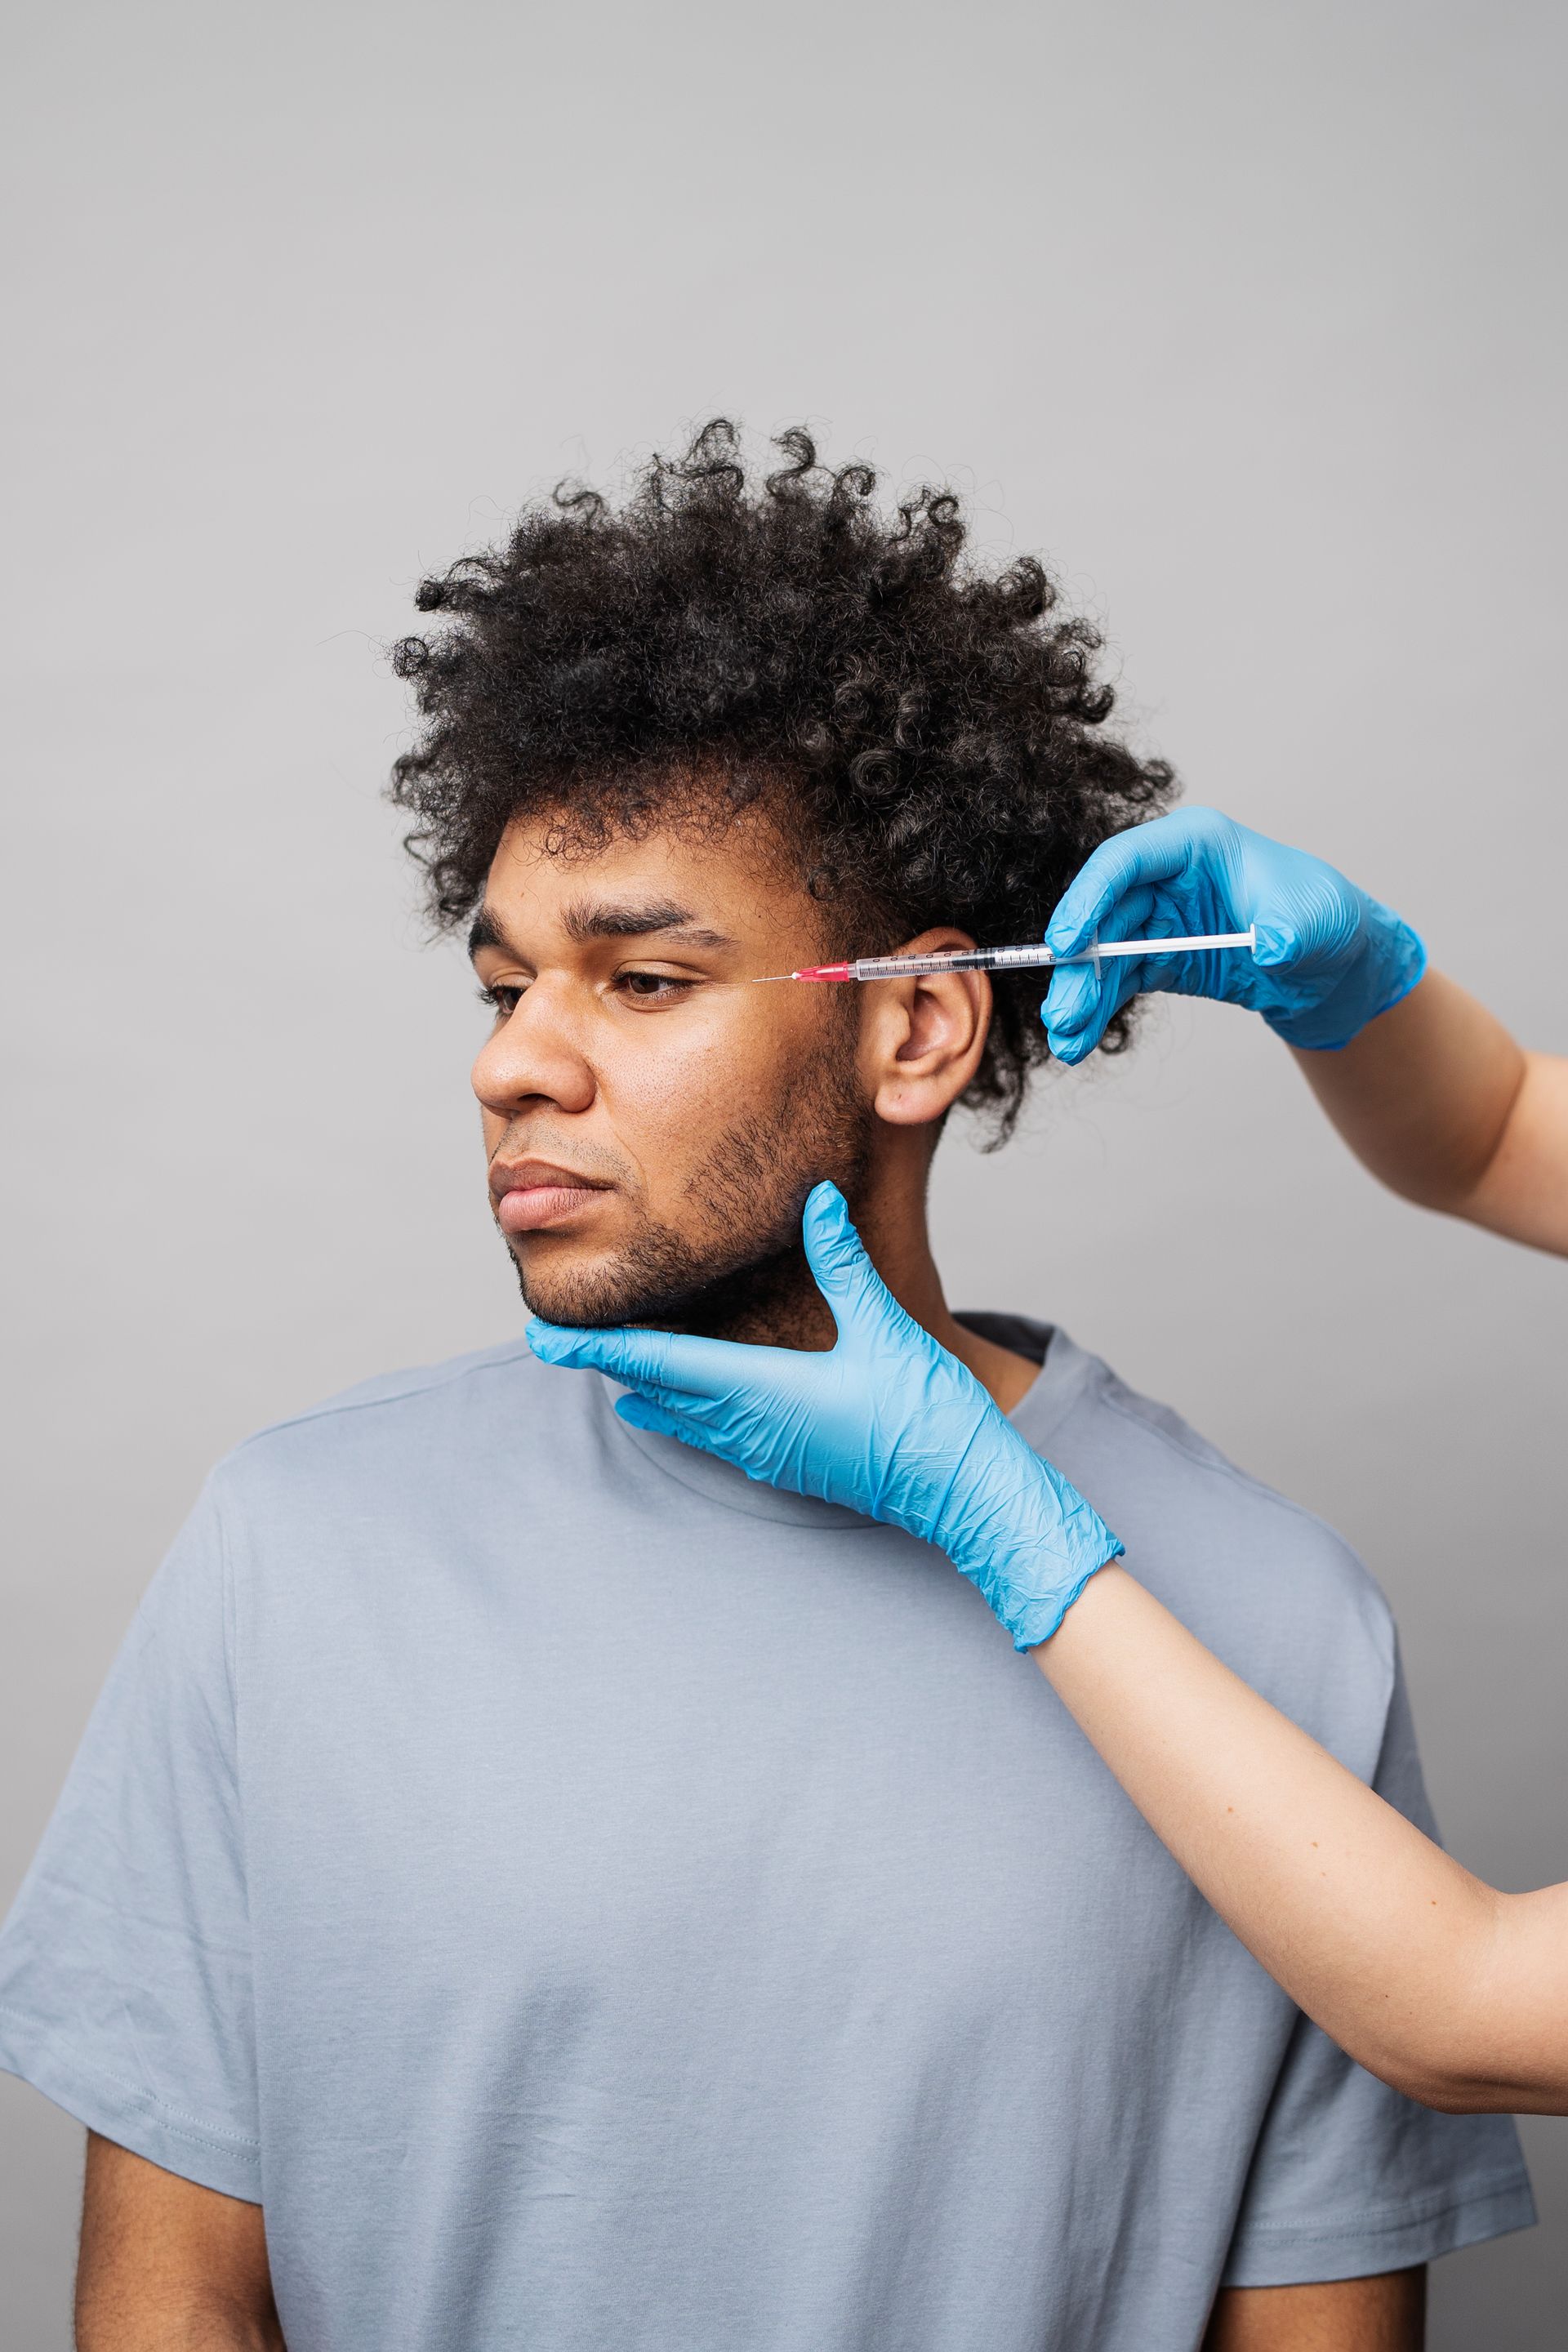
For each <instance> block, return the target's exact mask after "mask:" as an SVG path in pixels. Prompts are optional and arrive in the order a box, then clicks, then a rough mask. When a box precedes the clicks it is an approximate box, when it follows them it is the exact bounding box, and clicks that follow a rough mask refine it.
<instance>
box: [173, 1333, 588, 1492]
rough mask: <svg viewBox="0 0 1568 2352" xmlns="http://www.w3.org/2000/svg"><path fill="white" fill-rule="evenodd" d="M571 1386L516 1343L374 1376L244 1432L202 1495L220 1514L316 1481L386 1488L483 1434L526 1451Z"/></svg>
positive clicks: (451, 1457)
mask: <svg viewBox="0 0 1568 2352" xmlns="http://www.w3.org/2000/svg"><path fill="white" fill-rule="evenodd" d="M577 1388H578V1383H577V1382H576V1381H571V1380H568V1381H562V1380H561V1378H560V1376H559V1374H558V1373H557V1374H555V1375H554V1376H553V1377H552V1375H551V1372H550V1370H549V1369H548V1368H547V1367H545V1366H543V1365H541V1364H539V1363H538V1362H536V1360H535V1359H534V1357H533V1356H532V1354H531V1352H530V1350H529V1348H528V1344H527V1342H526V1340H523V1339H517V1340H512V1341H510V1342H509V1343H507V1344H505V1345H503V1346H501V1347H499V1348H486V1349H479V1350H477V1351H476V1352H475V1353H473V1354H471V1355H464V1356H455V1357H453V1358H451V1359H450V1360H448V1361H447V1362H445V1363H440V1364H422V1365H416V1366H414V1367H412V1368H410V1369H407V1370H402V1371H395V1372H383V1373H381V1374H378V1375H377V1376H376V1377H375V1378H374V1379H373V1380H368V1381H360V1382H358V1383H357V1384H356V1385H355V1386H354V1387H353V1388H350V1389H344V1390H343V1391H342V1392H341V1393H340V1394H338V1395H336V1396H331V1397H327V1398H325V1399H323V1400H322V1401H321V1402H320V1403H318V1404H313V1405H310V1406H308V1407H306V1408H305V1409H304V1410H303V1411H301V1412H296V1413H291V1414H289V1416H288V1417H287V1418H286V1419H284V1420H281V1421H277V1422H273V1423H269V1424H268V1426H267V1427H266V1428H263V1429H259V1430H257V1431H256V1432H254V1433H253V1434H252V1435H250V1436H249V1437H247V1438H245V1439H244V1440H243V1441H242V1442H241V1444H238V1445H237V1446H236V1447H235V1448H234V1449H233V1451H232V1452H231V1453H229V1454H226V1455H225V1457H224V1458H223V1460H222V1461H221V1462H219V1463H218V1465H216V1469H215V1470H214V1472H213V1474H212V1477H211V1480H210V1481H209V1486H210V1489H211V1492H212V1493H213V1495H214V1496H215V1498H216V1503H217V1505H218V1507H219V1508H220V1509H221V1508H222V1507H225V1506H226V1505H227V1506H230V1507H234V1506H238V1507H242V1508H245V1507H255V1505H256V1503H257V1502H258V1500H259V1499H260V1498H261V1497H263V1496H267V1495H268V1494H269V1493H277V1492H279V1491H281V1490H286V1489H298V1488H305V1489H314V1490H320V1488H321V1486H322V1484H323V1483H325V1484H326V1485H327V1486H332V1487H337V1488H342V1486H345V1485H346V1486H351V1487H352V1486H358V1485H362V1484H363V1483H364V1481H365V1480H366V1479H367V1478H374V1479H375V1480H376V1482H377V1483H378V1485H383V1484H384V1485H386V1486H392V1487H396V1486H399V1485H402V1484H403V1483H405V1481H406V1480H407V1479H408V1477H409V1476H410V1475H414V1476H418V1475H421V1474H422V1473H423V1471H424V1470H425V1469H426V1468H427V1467H429V1466H432V1465H437V1464H438V1463H444V1464H448V1465H450V1464H453V1463H455V1462H456V1461H457V1460H458V1458H460V1457H461V1456H463V1455H465V1454H471V1453H472V1452H473V1451H474V1450H475V1449H476V1448H479V1449H483V1448H484V1446H485V1443H486V1435H487V1433H489V1431H491V1430H499V1429H501V1428H504V1429H505V1430H506V1432H507V1433H508V1436H509V1439H510V1444H512V1445H514V1446H524V1447H526V1446H527V1444H528V1438H529V1433H530V1432H531V1431H533V1432H535V1433H536V1429H537V1420H538V1416H539V1414H540V1412H542V1411H543V1412H545V1413H546V1414H547V1415H549V1413H550V1412H551V1411H552V1408H553V1411H554V1412H555V1413H556V1414H559V1412H561V1410H562V1409H563V1408H570V1407H571V1406H572V1405H574V1404H575V1405H578V1406H579V1407H580V1404H581V1399H580V1397H579V1396H578V1395H577V1394H576V1393H575V1392H576V1391H577Z"/></svg>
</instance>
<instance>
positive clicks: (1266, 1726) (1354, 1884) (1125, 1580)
mask: <svg viewBox="0 0 1568 2352" xmlns="http://www.w3.org/2000/svg"><path fill="white" fill-rule="evenodd" d="M1035 1656H1036V1659H1037V1663H1038V1664H1039V1666H1040V1668H1041V1671H1042V1672H1043V1673H1044V1675H1046V1677H1047V1681H1048V1682H1049V1683H1050V1684H1051V1685H1052V1686H1053V1687H1054V1688H1055V1690H1056V1691H1057V1692H1058V1696H1060V1697H1061V1699H1062V1700H1063V1702H1064V1703H1065V1705H1066V1706H1068V1709H1069V1710H1070V1712H1071V1713H1072V1714H1073V1716H1074V1717H1076V1718H1077V1720H1078V1722H1079V1724H1080V1726H1081V1727H1082V1728H1083V1730H1084V1731H1085V1732H1086V1733H1087V1734H1088V1736H1089V1738H1090V1739H1091V1740H1092V1741H1093V1743H1094V1745H1095V1747H1096V1748H1098V1749H1099V1750H1100V1754H1101V1756H1102V1757H1103V1758H1104V1759H1105V1760H1106V1762H1107V1763H1108V1764H1109V1766H1110V1769H1111V1770H1112V1771H1113V1772H1114V1773H1115V1775H1116V1777H1117V1779H1118V1780H1120V1781H1121V1785H1122V1787H1123V1788H1124V1789H1125V1790H1127V1793H1128V1795H1129V1796H1130V1797H1131V1799H1132V1801H1133V1803H1134V1804H1135V1805H1137V1807H1138V1809H1139V1811H1141V1812H1142V1814H1143V1816H1144V1818H1145V1819H1146V1820H1147V1821H1148V1822H1149V1823H1150V1825H1151V1827H1152V1828H1153V1829H1154V1830H1155V1832H1157V1833H1158V1835H1159V1836H1160V1837H1161V1838H1162V1839H1163V1842H1164V1843H1165V1844H1166V1845H1167V1846H1169V1848H1170V1850H1171V1852H1172V1853H1173V1854H1174V1855H1175V1857H1176V1859H1177V1861H1178V1862H1179V1863H1180V1864H1182V1866H1183V1868H1184V1870H1185V1871H1186V1872H1187V1873H1188V1874H1189V1876H1190V1877H1191V1878H1192V1879H1193V1880H1194V1883H1195V1884H1196V1885H1197V1886H1198V1887H1199V1888H1200V1889H1201V1890H1202V1892H1203V1893H1204V1894H1205V1895H1206V1896H1207V1898H1208V1900H1209V1901H1210V1902H1211V1903H1212V1904H1213V1906H1214V1907H1215V1910H1216V1911H1217V1912H1218V1913H1219V1914H1220V1916H1221V1917H1222V1918H1224V1919H1225V1920H1226V1922H1227V1923H1228V1924H1229V1926H1230V1927H1232V1928H1233V1929H1234V1930H1235V1932H1236V1934H1237V1936H1238V1937H1240V1939H1241V1941H1242V1942H1243V1943H1244V1944H1246V1945H1247V1948H1248V1949H1249V1950H1251V1951H1252V1952H1254V1953H1255V1954H1256V1955H1257V1957H1258V1959H1259V1960H1261V1961H1262V1963H1263V1965H1264V1967H1265V1968H1266V1969H1268V1971H1269V1973H1270V1975H1272V1976H1273V1977H1275V1978H1276V1979H1278V1980H1279V1983H1280V1984H1281V1985H1283V1986H1284V1988H1285V1990H1287V1991H1288V1992H1289V1994H1290V1995H1291V1997H1292V1999H1294V2000H1296V2001H1298V2002H1299V2003H1300V2006H1301V2007H1302V2008H1303V2009H1304V2010H1306V2011H1307V2012H1308V2013H1309V2015H1310V2016H1311V2017H1314V2018H1315V2019H1316V2020H1317V2021H1318V2022H1319V2023H1320V2024H1321V2025H1322V2026H1323V2027H1324V2028H1325V2030H1326V2031H1327V2032H1329V2033H1331V2035H1332V2036H1333V2038H1334V2040H1335V2041H1336V2042H1339V2043H1340V2044H1341V2045H1342V2048H1344V2049H1346V2050H1347V2051H1349V2053H1351V2055H1352V2057H1353V2058H1356V2059H1358V2060H1359V2061H1360V2062H1361V2063H1362V2064H1363V2065H1365V2066H1367V2067H1369V2068H1370V2069H1371V2071H1372V2072H1373V2074H1380V2075H1382V2076H1383V2077H1384V2080H1386V2081H1388V2082H1391V2083H1394V2084H1395V2085H1396V2086H1397V2087H1399V2088H1400V2089H1403V2090H1405V2091H1407V2092H1409V2093H1410V2094H1411V2095H1413V2096H1414V2097H1416V2098H1419V2099H1424V2100H1426V2102H1427V2103H1428V2104H1429V2105H1436V2106H1458V2107H1475V2108H1483V2107H1534V2108H1542V2109H1544V2110H1546V2111H1549V2112H1560V2111H1562V2110H1563V2109H1565V2108H1568V1957H1565V1956H1568V1900H1565V1899H1564V1898H1565V1897H1568V1889H1550V1890H1548V1891H1547V1892H1546V1893H1544V1894H1542V1895H1531V1896H1503V1895H1497V1894H1496V1893H1494V1891H1493V1890H1492V1889H1491V1888H1489V1887H1488V1886H1485V1885H1482V1884H1481V1883H1480V1882H1479V1880H1478V1879H1475V1878H1473V1877H1471V1875H1470V1874H1469V1873H1468V1871H1466V1870H1463V1869H1461V1868H1460V1867H1459V1865H1458V1863H1456V1862H1454V1861H1452V1860H1451V1859H1450V1857H1449V1856H1448V1855H1447V1854H1446V1853H1443V1851H1442V1850H1441V1848H1440V1847H1438V1846H1436V1845H1434V1844H1433V1843H1432V1842H1431V1841H1430V1840H1429V1839H1428V1838H1426V1837H1423V1836H1422V1834H1421V1832H1419V1831H1418V1830H1416V1829H1415V1828H1413V1827H1412V1825H1411V1824H1410V1823H1409V1822H1407V1821H1405V1818H1404V1817H1403V1815H1402V1814H1399V1813H1397V1812H1395V1811H1394V1809H1393V1807H1392V1806H1390V1805H1387V1804H1385V1803H1384V1801H1383V1800H1382V1798H1380V1797H1378V1796H1377V1795H1375V1794H1374V1793H1373V1790H1370V1789H1368V1788H1367V1787H1365V1786H1364V1784H1363V1782H1362V1781H1360V1780H1357V1779H1356V1778H1355V1776H1354V1774H1353V1773H1351V1772H1347V1771H1346V1770H1345V1769H1343V1767H1342V1765H1340V1764H1338V1763H1337V1762H1336V1761H1335V1760H1334V1759H1333V1758H1332V1757H1331V1756H1330V1755H1328V1754H1327V1752H1326V1751H1325V1750H1324V1749H1323V1748H1320V1747H1319V1746H1318V1744H1317V1742H1316V1741H1315V1740H1312V1739H1310V1738H1309V1737H1308V1736H1307V1734H1306V1733H1305V1732H1303V1731H1301V1730H1300V1729H1298V1727H1296V1726H1295V1725H1294V1724H1292V1723H1290V1722H1289V1721H1288V1720H1287V1718H1286V1717H1284V1716H1282V1715H1280V1714H1279V1712H1278V1711H1277V1710H1276V1709H1275V1708H1273V1707H1271V1706H1268V1703H1267V1701H1265V1700H1264V1699H1261V1698H1259V1697H1258V1695H1257V1693H1256V1692H1254V1691H1252V1690H1249V1689H1248V1688H1247V1685H1246V1684H1245V1683H1243V1682H1241V1681H1239V1680H1238V1678H1237V1676H1236V1675H1233V1674H1232V1673H1231V1672H1230V1670H1229V1669H1228V1667H1226V1666H1224V1665H1222V1664H1220V1662H1219V1660H1218V1659H1217V1658H1215V1657H1214V1656H1213V1655H1212V1654H1211V1653H1210V1652H1209V1651H1207V1650H1205V1648H1204V1646H1203V1644H1202V1643H1200V1642H1198V1641H1197V1640H1195V1639H1194V1636H1193V1635H1192V1634H1190V1633H1188V1632H1187V1631H1186V1629H1185V1628H1184V1626H1182V1625H1180V1624H1179V1623H1178V1622H1176V1620H1175V1619H1174V1618H1173V1617H1172V1616H1171V1614H1170V1613H1169V1612H1168V1611H1166V1610H1165V1609H1163V1608H1162V1607H1161V1605H1160V1603H1159V1602H1158V1601H1155V1600H1154V1599H1153V1597H1152V1595H1151V1594H1149V1593H1148V1592H1146V1591H1144V1590H1143V1589H1142V1586H1141V1585H1139V1584H1137V1583H1136V1582H1135V1581H1134V1580H1133V1579H1132V1578H1131V1576H1129V1575H1127V1574H1126V1573H1124V1571H1122V1570H1120V1569H1117V1568H1114V1567H1113V1568H1108V1569H1104V1570H1101V1571H1100V1575H1099V1576H1097V1577H1096V1578H1095V1579H1094V1580H1093V1581H1092V1583H1091V1584H1090V1585H1089V1588H1088V1590H1087V1591H1085V1593H1084V1594H1083V1596H1082V1598H1081V1599H1080V1600H1079V1601H1078V1602H1077V1603H1076V1604H1075V1605H1074V1607H1073V1608H1072V1609H1070V1610H1069V1611H1068V1615H1067V1618H1066V1620H1065V1621H1064V1622H1063V1625H1062V1627H1061V1630H1060V1632H1059V1633H1057V1634H1056V1635H1055V1636H1054V1638H1053V1639H1052V1640H1051V1641H1049V1642H1047V1643H1043V1644H1042V1645H1041V1647H1040V1648H1039V1649H1038V1650H1037V1651H1036V1653H1035Z"/></svg>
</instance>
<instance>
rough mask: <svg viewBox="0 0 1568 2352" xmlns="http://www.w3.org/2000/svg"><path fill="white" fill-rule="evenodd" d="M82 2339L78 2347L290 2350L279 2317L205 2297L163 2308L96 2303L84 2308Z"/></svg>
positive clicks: (124, 2351)
mask: <svg viewBox="0 0 1568 2352" xmlns="http://www.w3.org/2000/svg"><path fill="white" fill-rule="evenodd" d="M76 2343H77V2352H284V2346H283V2338H282V2336H281V2335H280V2334H279V2329H278V2326H277V2323H276V2322H275V2321H273V2322H270V2323H268V2322H267V2321H265V2320H261V2319H258V2317H257V2316H256V2315H255V2314H254V2313H250V2312H247V2311H243V2310H240V2309H238V2308H237V2307H236V2306H235V2305H230V2304H226V2303H224V2302H223V2301H222V2300H219V2299H214V2298H210V2297H205V2296H204V2297H201V2298H199V2299H198V2300H197V2301H195V2302H190V2303H180V2304H177V2305H168V2304H166V2305H163V2306H162V2307H160V2308H159V2309H157V2310H148V2309H145V2308H143V2309H142V2310H140V2311H123V2310H116V2308H115V2307H114V2306H113V2305H112V2304H107V2303H103V2302H99V2303H96V2304H95V2305H93V2306H92V2307H91V2308H90V2309H88V2310H86V2311H82V2310H79V2312H78V2315H77V2328H76Z"/></svg>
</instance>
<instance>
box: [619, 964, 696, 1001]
mask: <svg viewBox="0 0 1568 2352" xmlns="http://www.w3.org/2000/svg"><path fill="white" fill-rule="evenodd" d="M691 985H692V983H691V982H690V981H689V980H677V979H676V978H675V977H674V975H673V974H672V973H670V972H668V971H621V972H617V973H616V987H617V988H618V989H620V990H621V991H622V992H623V993H624V994H625V995H626V997H628V998H629V999H630V1001H631V1002H632V1003H634V1004H673V1003H676V1002H677V1000H678V999H679V998H680V997H681V996H684V995H685V994H686V992H687V991H688V990H689V988H690V987H691Z"/></svg>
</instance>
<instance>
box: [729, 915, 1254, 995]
mask: <svg viewBox="0 0 1568 2352" xmlns="http://www.w3.org/2000/svg"><path fill="white" fill-rule="evenodd" d="M1257 945H1258V933H1257V929H1256V928H1254V929H1251V930H1247V931H1214V932H1211V933H1210V934H1209V936H1208V937H1207V938H1206V939H1201V940H1090V941H1089V945H1088V947H1085V948H1080V949H1079V951H1078V953H1077V955H1074V956H1054V955H1053V954H1052V953H1051V951H1050V950H1049V948H1048V947H1047V946H1046V945H1045V944H1044V942H1043V941H1041V940H1029V941H1027V942H1026V944H1025V945H1024V946H1023V947H1019V948H950V949H946V950H942V951H940V952H939V953H937V954H936V955H911V956H861V957H859V958H858V961H856V962H854V963H813V964H807V965H806V967H805V971H769V972H763V974H762V975H761V978H760V980H759V982H758V985H759V986H760V985H761V983H762V981H764V980H907V979H908V978H909V975H910V973H911V972H928V971H1020V970H1022V969H1024V968H1026V967H1027V966H1029V965H1038V964H1047V963H1052V964H1054V963H1058V962H1059V963H1098V962H1099V961H1100V958H1101V957H1102V956H1146V955H1198V954H1201V953H1203V952H1205V951H1206V950H1209V949H1211V948H1252V949H1254V950H1256V948H1257Z"/></svg>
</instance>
